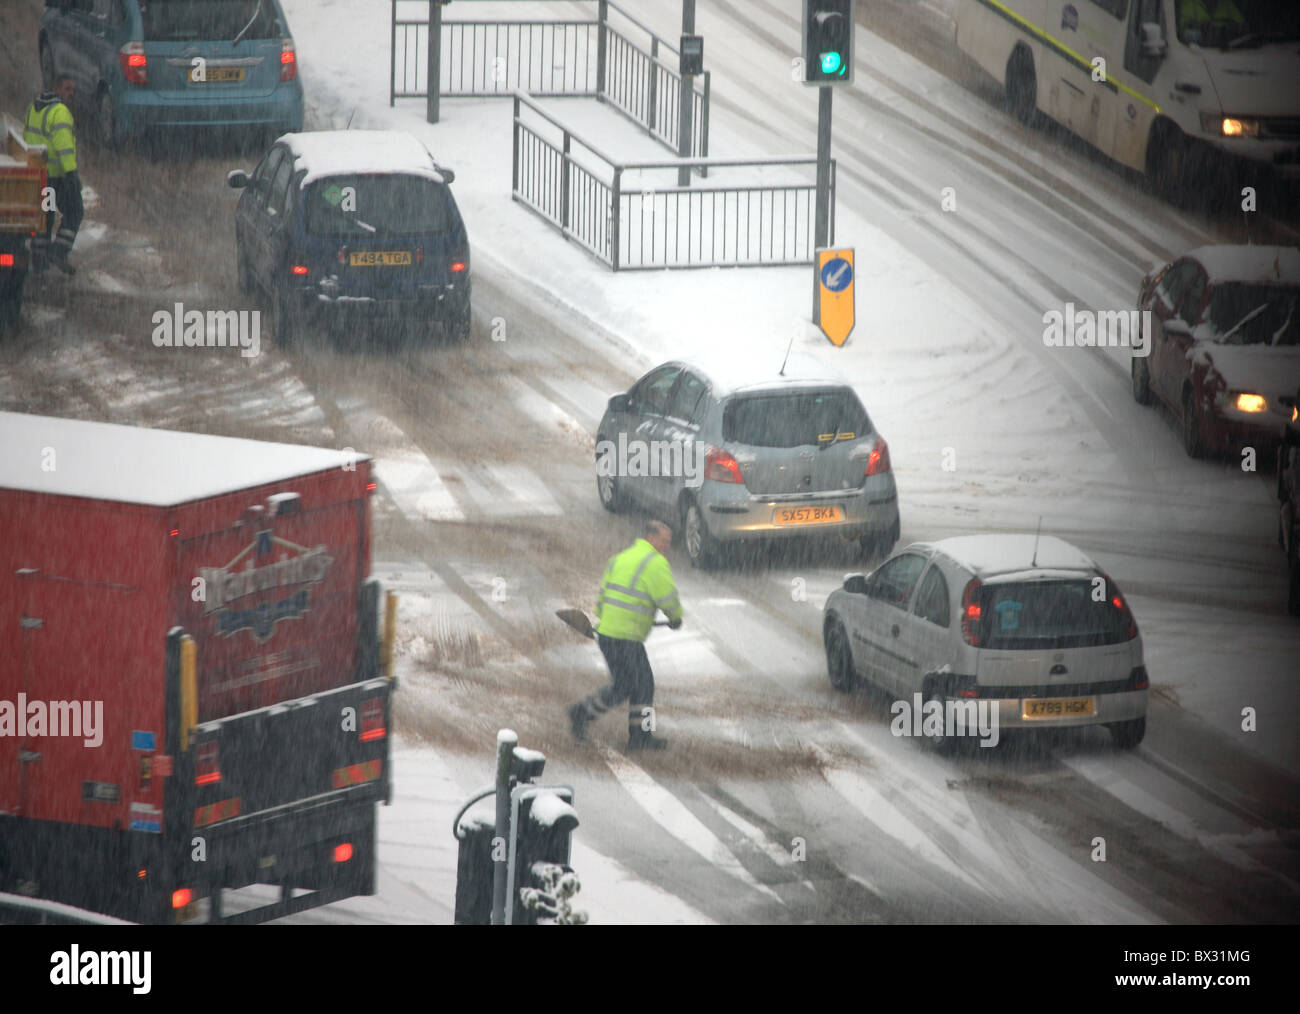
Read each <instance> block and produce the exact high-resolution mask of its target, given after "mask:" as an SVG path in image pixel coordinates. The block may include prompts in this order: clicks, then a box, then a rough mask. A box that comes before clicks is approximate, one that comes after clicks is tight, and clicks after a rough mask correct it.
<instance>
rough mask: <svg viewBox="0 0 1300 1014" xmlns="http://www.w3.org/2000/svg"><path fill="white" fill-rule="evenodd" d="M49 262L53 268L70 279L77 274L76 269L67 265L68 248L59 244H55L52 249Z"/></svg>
mask: <svg viewBox="0 0 1300 1014" xmlns="http://www.w3.org/2000/svg"><path fill="white" fill-rule="evenodd" d="M50 260H52V261H53V262H54V266H55V267H56V268H58V269H59V270H60V271H62V272H63V273H64V274H65V275H67V276H68V277H69V278H71V277H72V276H73V275H75V274H76V273H77V269H76V268H74V267H73V266H72V265H71V264H69V263H68V248H67V247H66V246H64V245H63V244H61V243H55V244H54V246H53V248H52V255H51V257H50Z"/></svg>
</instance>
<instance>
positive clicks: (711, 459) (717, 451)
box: [704, 447, 745, 483]
mask: <svg viewBox="0 0 1300 1014" xmlns="http://www.w3.org/2000/svg"><path fill="white" fill-rule="evenodd" d="M704 478H706V479H712V480H713V481H714V482H739V483H743V482H744V481H745V478H744V476H742V475H741V474H740V462H738V461H737V460H736V459H735V458H733V457H732V456H731V455H730V454H728V453H727V452H726V451H724V450H723V449H722V448H721V447H710V448H709V450H708V453H707V454H705V455H704Z"/></svg>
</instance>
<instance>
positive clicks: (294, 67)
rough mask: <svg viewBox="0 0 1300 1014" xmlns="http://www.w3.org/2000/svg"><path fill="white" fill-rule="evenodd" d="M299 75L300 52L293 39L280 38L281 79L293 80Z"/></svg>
mask: <svg viewBox="0 0 1300 1014" xmlns="http://www.w3.org/2000/svg"><path fill="white" fill-rule="evenodd" d="M297 76H298V54H297V52H296V51H295V50H294V47H293V39H281V40H280V80H281V81H292V80H293V79H294V78H296V77H297Z"/></svg>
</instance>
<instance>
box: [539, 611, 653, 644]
mask: <svg viewBox="0 0 1300 1014" xmlns="http://www.w3.org/2000/svg"><path fill="white" fill-rule="evenodd" d="M555 615H556V616H558V617H559V618H560V619H562V620H563V621H564V622H565V623H567V624H568V625H569V626H571V627H572V628H573V629H574V630H576V631H577V632H578V633H579V634H581V635H582V636H583V637H590V638H591V639H592V640H593V641H594V640H595V639H596V628H595V627H593V626H592V625H591V617H590V616H588V615H587V614H586V613H584V612H583V611H582V610H581V609H557V610H555ZM654 626H656V627H666V626H668V621H667V620H656V621H655V623H654Z"/></svg>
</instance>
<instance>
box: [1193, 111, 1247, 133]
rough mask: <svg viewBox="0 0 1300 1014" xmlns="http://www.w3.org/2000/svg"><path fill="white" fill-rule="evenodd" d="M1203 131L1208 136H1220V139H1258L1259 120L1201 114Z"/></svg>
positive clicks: (1216, 114)
mask: <svg viewBox="0 0 1300 1014" xmlns="http://www.w3.org/2000/svg"><path fill="white" fill-rule="evenodd" d="M1201 129H1202V130H1204V131H1205V132H1206V133H1207V134H1218V135H1219V136H1220V137H1258V136H1259V120H1252V119H1247V118H1245V117H1240V116H1221V115H1220V114H1218V113H1201Z"/></svg>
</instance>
